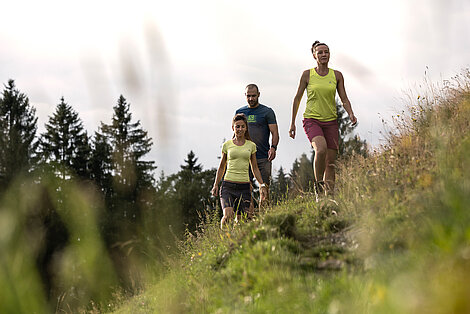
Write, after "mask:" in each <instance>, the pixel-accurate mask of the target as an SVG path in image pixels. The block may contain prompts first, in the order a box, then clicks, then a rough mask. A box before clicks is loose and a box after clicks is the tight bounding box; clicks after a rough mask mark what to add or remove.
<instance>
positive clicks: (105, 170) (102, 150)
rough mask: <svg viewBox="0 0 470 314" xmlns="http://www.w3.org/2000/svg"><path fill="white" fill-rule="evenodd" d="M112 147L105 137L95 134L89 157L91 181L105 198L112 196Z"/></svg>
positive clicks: (98, 133)
mask: <svg viewBox="0 0 470 314" xmlns="http://www.w3.org/2000/svg"><path fill="white" fill-rule="evenodd" d="M111 170H112V147H111V145H110V144H109V143H108V140H107V138H106V136H104V135H103V134H102V133H100V132H98V131H97V132H95V135H94V137H93V141H92V150H91V156H90V172H91V179H92V180H93V181H94V182H95V183H96V185H97V186H98V187H99V189H100V190H101V192H102V193H103V194H104V196H105V198H106V199H107V200H109V198H110V196H111V194H112V176H111Z"/></svg>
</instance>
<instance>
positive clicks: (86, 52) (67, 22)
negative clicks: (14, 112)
mask: <svg viewBox="0 0 470 314" xmlns="http://www.w3.org/2000/svg"><path fill="white" fill-rule="evenodd" d="M274 3H276V2H275V1H267V0H266V1H255V0H252V1H245V0H237V1H228V0H192V1H190V0H182V1H169V0H165V1H136V0H133V1H88V0H85V1H83V0H82V1H79V2H78V1H75V2H73V3H72V2H71V1H63V0H61V1H59V0H57V1H47V0H46V1H21V0H19V1H8V2H6V1H3V0H2V3H1V6H0V8H1V11H0V82H1V83H2V84H6V83H7V81H8V79H14V80H15V82H16V85H17V88H18V89H19V90H20V91H22V92H24V93H26V94H27V95H28V97H29V99H30V102H31V104H32V105H33V106H34V107H35V108H36V110H37V116H38V118H39V132H43V131H44V123H45V122H46V121H47V119H48V116H50V115H52V114H53V112H54V110H55V107H56V105H57V104H58V103H59V101H60V98H61V97H62V96H63V97H64V98H65V101H66V102H67V103H68V104H69V105H71V106H72V107H73V108H74V109H75V110H76V111H77V112H78V113H79V116H80V118H81V119H82V120H83V123H84V125H85V127H86V129H87V130H88V133H89V134H90V135H92V134H93V133H94V132H95V131H96V130H97V127H98V126H99V124H100V122H101V121H102V122H104V123H110V121H111V117H112V113H113V109H112V107H113V106H114V105H116V102H117V99H118V97H119V95H121V94H122V95H123V96H124V97H125V98H126V99H127V100H128V102H129V103H130V104H131V111H132V113H133V118H134V119H135V120H140V121H141V123H142V126H143V128H144V129H146V130H148V131H149V134H150V136H151V137H152V138H153V142H154V145H153V150H152V152H151V154H150V155H149V156H148V158H149V159H151V160H155V161H156V165H157V166H158V169H157V171H161V170H164V171H165V174H167V175H168V174H171V173H174V172H177V171H178V170H179V166H180V165H181V164H183V163H184V159H185V158H186V155H187V153H188V152H189V151H190V150H193V151H194V152H195V154H196V156H197V157H198V158H199V162H200V163H202V165H203V166H204V169H208V168H211V167H217V166H218V162H219V161H218V159H217V157H218V156H220V150H221V144H222V142H223V140H224V139H228V138H230V137H231V135H232V131H231V119H232V116H233V114H234V112H235V110H236V109H237V108H238V107H241V106H243V105H245V104H246V101H245V98H244V87H245V86H246V85H247V84H248V83H256V84H257V85H258V86H259V88H260V92H261V96H260V102H261V103H263V104H265V105H267V106H269V107H271V108H273V109H274V111H275V113H276V115H277V120H278V125H279V131H280V136H281V139H280V143H279V147H278V155H277V158H276V159H275V161H274V168H275V170H277V169H279V167H280V166H282V167H284V168H285V169H286V170H290V169H291V166H292V163H293V161H294V159H295V158H298V157H299V156H300V155H301V154H302V153H303V152H306V153H310V146H309V143H308V140H307V137H306V136H305V134H304V133H303V130H302V122H301V119H302V113H303V111H304V109H305V99H306V97H305V96H304V98H303V101H302V104H301V107H300V110H299V114H298V116H297V129H298V132H297V134H298V135H297V138H296V139H295V140H292V139H291V138H289V137H288V129H289V125H290V119H291V107H292V100H293V97H294V94H295V92H296V89H297V86H298V82H299V79H300V75H301V73H302V71H303V70H306V69H308V68H311V67H313V66H315V63H314V60H313V58H312V55H311V53H310V47H311V44H312V42H314V41H315V40H320V41H322V42H325V43H327V44H328V45H329V47H330V51H331V59H330V67H331V68H334V69H337V70H340V71H341V72H342V73H343V75H344V78H345V86H346V91H347V93H348V96H349V99H350V100H351V103H352V107H353V110H354V112H355V114H356V116H357V118H358V120H359V126H358V128H357V129H356V132H357V133H358V134H359V135H360V136H361V138H363V139H366V140H367V141H368V142H369V143H370V144H372V145H373V146H377V145H379V144H380V139H381V134H380V131H382V130H383V126H382V121H381V119H382V118H385V119H389V118H390V117H391V116H392V115H393V114H396V113H397V112H399V111H401V110H402V109H403V107H404V105H405V102H404V100H403V99H404V98H406V95H407V93H409V90H416V89H417V88H419V85H420V84H421V83H422V82H423V79H424V76H425V71H427V72H426V73H427V75H428V79H430V80H432V81H435V82H440V81H442V79H448V78H450V77H451V76H454V75H456V74H458V73H460V72H461V69H463V68H467V67H469V66H470V58H469V56H470V53H469V52H470V22H469V21H470V1H468V0H427V1H426V0H394V1H377V0H362V1H347V0H337V1H312V0H310V1H303V0H302V1H297V0H292V1H283V2H282V3H285V4H283V5H277V4H274Z"/></svg>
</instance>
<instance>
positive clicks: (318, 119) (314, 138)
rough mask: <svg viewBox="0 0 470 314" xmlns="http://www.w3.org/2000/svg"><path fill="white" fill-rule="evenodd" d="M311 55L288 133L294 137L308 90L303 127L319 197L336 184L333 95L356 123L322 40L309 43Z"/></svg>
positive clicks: (336, 149) (336, 124)
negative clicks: (311, 65) (312, 156)
mask: <svg viewBox="0 0 470 314" xmlns="http://www.w3.org/2000/svg"><path fill="white" fill-rule="evenodd" d="M311 51H312V54H313V58H314V59H315V61H316V62H317V66H316V67H315V68H313V69H310V70H306V71H304V72H303V73H302V76H301V78H300V83H299V87H298V89H297V94H296V95H295V97H294V102H293V105H292V120H291V126H290V129H289V136H290V137H292V138H295V133H296V128H295V118H296V116H297V112H298V110H299V105H300V101H301V99H302V95H303V93H304V91H305V90H307V106H306V108H305V112H304V115H303V117H304V119H303V126H304V130H305V133H306V134H307V137H308V139H309V141H310V143H311V145H312V147H313V149H314V150H315V160H314V161H313V169H314V177H315V194H316V196H317V199H318V197H319V196H320V195H321V194H324V193H326V192H329V193H333V191H334V184H335V160H336V154H337V151H338V142H339V132H338V121H337V118H338V117H337V112H336V102H335V95H336V92H338V95H339V97H340V99H341V102H342V103H343V107H344V109H345V110H346V112H347V113H348V115H349V119H350V120H351V123H352V124H353V125H354V124H356V123H357V119H356V117H355V116H354V113H353V111H352V107H351V103H350V102H349V99H348V96H347V95H346V90H345V88H344V78H343V75H342V74H341V72H340V71H337V70H333V69H330V68H329V67H328V62H329V60H330V50H329V48H328V46H327V45H326V44H324V43H320V42H319V41H316V42H314V43H313V45H312V49H311Z"/></svg>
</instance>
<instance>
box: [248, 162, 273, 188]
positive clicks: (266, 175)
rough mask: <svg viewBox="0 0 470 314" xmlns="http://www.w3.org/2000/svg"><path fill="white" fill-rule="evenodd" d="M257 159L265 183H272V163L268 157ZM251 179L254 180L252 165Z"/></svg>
mask: <svg viewBox="0 0 470 314" xmlns="http://www.w3.org/2000/svg"><path fill="white" fill-rule="evenodd" d="M256 161H257V163H258V169H259V172H260V173H261V178H262V179H263V183H266V184H267V185H270V184H271V168H272V163H271V162H270V161H269V160H268V158H263V159H257V160H256ZM250 179H251V181H253V180H254V178H253V171H251V167H250Z"/></svg>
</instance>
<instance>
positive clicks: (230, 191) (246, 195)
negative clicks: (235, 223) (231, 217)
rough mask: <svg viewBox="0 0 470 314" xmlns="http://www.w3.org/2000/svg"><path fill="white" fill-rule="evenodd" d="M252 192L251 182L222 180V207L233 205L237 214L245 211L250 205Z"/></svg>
mask: <svg viewBox="0 0 470 314" xmlns="http://www.w3.org/2000/svg"><path fill="white" fill-rule="evenodd" d="M250 202H251V193H250V183H249V182H247V183H234V182H227V181H222V184H221V185H220V204H221V205H222V209H225V208H226V207H233V210H234V212H236V213H237V215H241V214H243V213H244V212H245V209H248V208H249V207H250Z"/></svg>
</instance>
